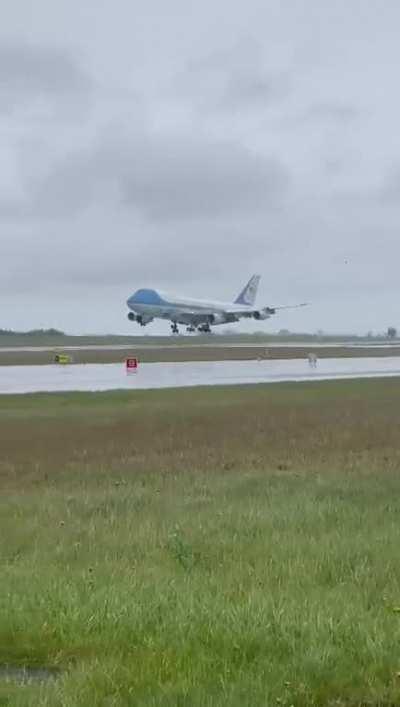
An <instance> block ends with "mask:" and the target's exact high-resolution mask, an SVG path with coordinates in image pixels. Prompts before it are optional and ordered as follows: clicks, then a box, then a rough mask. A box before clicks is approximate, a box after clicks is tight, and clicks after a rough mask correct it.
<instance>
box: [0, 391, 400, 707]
mask: <svg viewBox="0 0 400 707" xmlns="http://www.w3.org/2000/svg"><path fill="white" fill-rule="evenodd" d="M399 401H400V380H397V379H391V380H382V381H379V380H371V381H353V382H349V381H347V382H334V383H332V382H329V383H313V384H285V385H275V386H254V387H252V386H248V387H234V388H223V389H218V388H206V389H187V390H184V389H182V390H179V391H174V390H169V391H147V392H145V391H143V392H134V393H119V392H117V393H106V394H90V395H88V394H68V395H61V394H60V395H58V394H57V395H36V396H19V397H18V396H17V397H2V398H0V491H1V494H0V499H1V500H0V504H1V505H0V513H1V516H0V531H1V532H0V543H1V548H0V554H1V576H0V582H1V583H0V705H2V706H6V705H7V706H9V707H14V706H15V707H22V706H26V705H35V707H36V706H38V707H43V706H44V705H46V706H48V707H92V706H93V707H100V706H101V707H103V706H104V707H110V706H116V707H117V706H125V705H126V706H129V705H132V706H133V705H144V706H150V705H152V706H156V705H166V706H171V707H175V706H176V705H181V706H185V707H186V706H188V707H189V706H192V705H195V706H198V707H200V706H201V707H203V706H209V707H214V706H215V705H218V706H219V705H222V706H226V707H228V706H229V707H231V706H234V707H236V706H237V707H239V706H242V705H245V706H248V707H250V706H252V707H261V706H263V707H264V706H269V705H284V706H285V707H290V706H291V705H293V706H294V707H309V706H311V707H312V706H321V707H322V706H324V707H325V706H331V707H333V706H335V707H340V706H341V707H367V706H370V707H394V706H395V705H400V562H399V540H400V474H399V472H400V405H399ZM6 666H8V669H9V670H10V677H9V678H8V679H7V678H6V675H5V673H6V670H5V668H6ZM20 666H27V667H40V668H42V669H46V668H47V669H57V670H58V671H59V673H58V675H57V677H54V678H53V679H51V680H49V681H47V682H32V683H31V684H25V685H20V684H18V682H17V680H15V679H14V678H15V672H14V671H15V670H16V669H17V668H18V667H20ZM1 668H3V669H1ZM1 676H2V677H1ZM13 676H14V677H13Z"/></svg>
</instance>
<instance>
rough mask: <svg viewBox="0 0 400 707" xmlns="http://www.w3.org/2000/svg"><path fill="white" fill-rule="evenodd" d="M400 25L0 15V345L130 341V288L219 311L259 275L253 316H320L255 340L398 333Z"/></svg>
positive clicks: (147, 10)
mask: <svg viewBox="0 0 400 707" xmlns="http://www.w3.org/2000/svg"><path fill="white" fill-rule="evenodd" d="M21 17H22V21H21ZM27 18H29V21H28V19H27ZM399 18H400V5H399V3H398V2H395V1H394V0H387V2H386V4H385V12H384V13H383V12H382V9H381V7H380V4H379V3H378V2H376V1H375V0H371V2H370V3H365V2H362V0H357V2H356V3H355V4H354V3H349V2H347V1H346V0H337V1H336V2H335V3H333V4H332V3H331V5H329V7H328V6H327V4H326V3H325V4H324V3H321V2H319V1H318V0H309V2H307V3H304V2H303V0H293V2H291V3H290V4H287V5H285V3H280V2H278V0H271V2H269V3H265V2H262V0H249V2H248V3H246V6H244V5H243V6H242V5H241V4H240V3H233V4H232V3H231V2H229V0H221V2H220V3H217V4H215V3H214V4H212V3H211V0H204V2H203V3H186V4H182V2H179V1H178V0H171V2H170V3H167V4H165V6H164V5H163V4H162V3H160V2H159V1H158V0H149V2H148V3H144V4H143V3H139V2H137V1H136V0H120V2H119V3H118V11H116V8H115V4H112V3H98V2H95V1H94V0H88V2H86V3H84V4H83V5H82V8H81V10H80V12H79V21H77V14H76V12H75V10H73V11H71V3H70V2H67V0H59V1H58V2H57V3H54V1H52V0H43V1H42V2H40V3H36V4H35V9H34V12H33V11H32V2H31V0H19V2H18V3H15V2H14V3H11V1H10V2H9V1H8V0H5V3H4V7H2V23H1V25H0V153H1V155H2V169H1V170H0V251H1V265H0V290H1V295H2V308H1V310H2V314H1V321H0V326H11V327H21V328H23V327H30V326H37V325H43V326H45V325H48V326H51V325H57V326H60V327H64V328H69V329H71V330H75V331H81V330H82V329H85V330H90V329H91V330H98V331H102V330H109V331H112V330H114V331H118V330H120V331H121V330H125V331H127V332H128V331H131V327H130V326H129V325H128V324H127V322H126V317H125V306H124V302H125V300H126V296H127V294H128V293H129V292H130V291H132V290H133V289H134V288H135V287H136V286H138V285H139V284H149V285H151V286H156V287H157V286H159V287H162V288H164V289H166V290H172V291H177V292H184V293H185V292H186V293H188V294H189V295H193V296H196V295H198V296H207V297H212V296H215V297H216V298H225V297H231V296H233V294H234V293H235V292H236V291H237V290H239V288H240V286H241V285H243V281H244V280H245V279H246V278H247V277H248V276H249V275H250V274H251V272H252V271H256V270H257V271H260V272H261V273H262V275H263V279H262V282H261V291H260V301H262V302H265V303H272V304H275V303H278V304H279V303H282V304H283V303H287V302H293V301H294V302H295V301H299V300H300V301H301V300H310V301H311V302H312V303H313V306H312V307H310V308H309V309H307V310H301V311H295V312H293V313H291V312H287V313H286V312H284V313H282V314H281V315H280V316H279V318H277V319H276V320H275V321H270V322H266V324H265V329H266V330H270V329H274V328H278V329H279V328H281V327H282V328H284V327H288V328H294V329H296V328H297V329H304V328H308V329H311V330H313V329H314V330H315V329H317V328H323V329H327V330H331V331H332V330H339V329H344V330H351V329H354V330H357V331H367V330H368V329H375V330H376V329H379V328H381V329H384V328H385V327H386V326H387V325H388V324H392V323H393V324H394V325H397V326H399V325H400V321H399V318H398V317H399V315H398V311H397V299H398V298H397V295H396V294H395V283H396V277H397V263H398V260H399V255H400V250H399V242H398V233H399V229H400V223H399V221H400V210H399V209H398V204H399V192H400V186H399V185H400V180H399V177H398V170H397V167H396V165H397V166H398V164H400V141H399V139H398V134H399V131H398V124H399V118H400V100H399V97H398V95H397V93H396V91H392V90H390V86H393V85H395V84H396V80H397V75H396V67H397V66H398V61H399V58H400V50H399V43H398V36H397V34H398V33H397V31H396V28H397V27H398V21H399ZM32 38H34V44H33V43H32ZM377 56H379V61H377V60H376V57H377ZM391 283H394V284H391ZM158 326H160V327H161V330H163V329H162V325H155V326H154V327H153V328H152V329H151V331H157V330H159V329H158ZM244 326H246V325H244ZM249 326H251V324H249ZM166 330H167V327H166V328H165V331H166ZM146 332H147V330H146Z"/></svg>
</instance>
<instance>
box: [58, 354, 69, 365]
mask: <svg viewBox="0 0 400 707" xmlns="http://www.w3.org/2000/svg"><path fill="white" fill-rule="evenodd" d="M54 363H61V364H62V365H65V364H67V363H72V358H71V356H69V355H68V354H63V353H61V354H59V353H57V354H56V355H55V356H54Z"/></svg>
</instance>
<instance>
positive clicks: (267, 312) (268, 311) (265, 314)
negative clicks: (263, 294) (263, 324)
mask: <svg viewBox="0 0 400 707" xmlns="http://www.w3.org/2000/svg"><path fill="white" fill-rule="evenodd" d="M272 314H275V310H274V309H272V308H271V307H265V309H261V310H260V311H259V312H254V314H253V317H254V319H257V321H260V320H262V319H269V318H270V316H271V315H272Z"/></svg>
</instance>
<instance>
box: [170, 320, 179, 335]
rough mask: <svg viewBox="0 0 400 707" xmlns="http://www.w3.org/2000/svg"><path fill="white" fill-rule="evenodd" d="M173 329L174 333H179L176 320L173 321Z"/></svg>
mask: <svg viewBox="0 0 400 707" xmlns="http://www.w3.org/2000/svg"><path fill="white" fill-rule="evenodd" d="M171 331H172V333H173V334H179V329H178V325H177V323H176V322H172V324H171Z"/></svg>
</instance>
